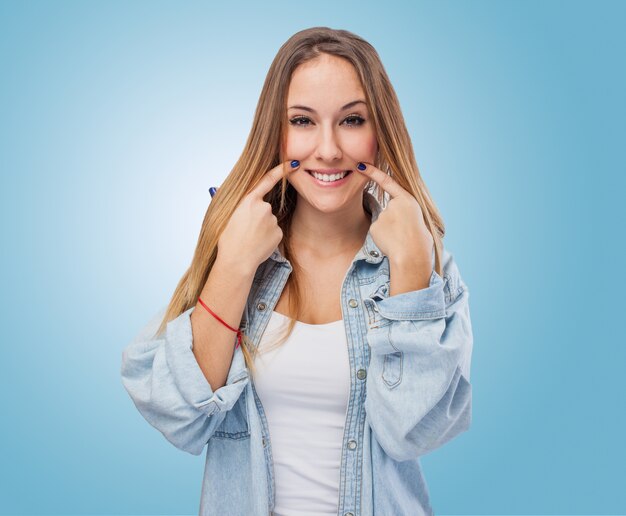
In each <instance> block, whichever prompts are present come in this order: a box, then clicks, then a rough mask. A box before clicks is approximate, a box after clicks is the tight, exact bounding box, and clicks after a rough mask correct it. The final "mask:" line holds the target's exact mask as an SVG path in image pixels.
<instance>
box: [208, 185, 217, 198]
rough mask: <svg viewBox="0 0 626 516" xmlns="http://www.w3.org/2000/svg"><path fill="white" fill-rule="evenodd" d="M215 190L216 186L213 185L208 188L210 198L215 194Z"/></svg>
mask: <svg viewBox="0 0 626 516" xmlns="http://www.w3.org/2000/svg"><path fill="white" fill-rule="evenodd" d="M215 192H217V188H215V187H214V186H212V187H211V188H209V193H210V194H211V198H213V196H214V195H215Z"/></svg>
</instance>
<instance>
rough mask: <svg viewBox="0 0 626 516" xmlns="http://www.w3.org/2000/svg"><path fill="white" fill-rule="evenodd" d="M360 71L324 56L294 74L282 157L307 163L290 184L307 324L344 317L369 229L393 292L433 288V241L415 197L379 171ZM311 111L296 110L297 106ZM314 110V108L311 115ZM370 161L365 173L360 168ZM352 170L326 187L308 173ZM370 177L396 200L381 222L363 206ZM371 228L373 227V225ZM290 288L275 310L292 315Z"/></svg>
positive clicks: (294, 241)
mask: <svg viewBox="0 0 626 516" xmlns="http://www.w3.org/2000/svg"><path fill="white" fill-rule="evenodd" d="M359 100H362V101H364V100H365V95H364V92H363V89H362V87H361V84H360V81H359V79H358V76H357V74H356V71H355V70H354V68H353V67H352V65H351V64H350V63H348V62H347V61H345V60H343V59H341V58H338V57H335V56H329V55H327V54H323V55H322V56H321V57H320V58H318V59H315V60H314V61H312V62H309V63H306V64H304V65H301V66H300V67H298V68H297V69H296V71H295V72H294V74H293V76H292V79H291V83H290V86H289V92H288V101H287V106H288V108H289V109H288V111H287V117H288V133H287V143H286V148H285V149H284V153H282V155H283V156H288V157H289V159H298V160H299V161H300V166H299V167H298V169H297V170H296V171H293V172H290V173H289V175H288V181H289V182H290V183H291V184H292V185H293V187H294V189H295V190H296V191H297V193H298V201H297V206H296V209H295V211H294V214H293V222H292V229H293V236H292V247H293V250H294V253H295V255H296V258H297V259H298V262H299V263H300V264H301V265H302V267H303V269H304V277H302V280H301V281H302V282H303V287H304V291H305V292H306V296H305V299H304V300H303V301H304V303H305V305H304V306H303V314H302V315H301V316H300V318H299V320H300V321H302V322H305V323H307V324H325V323H328V322H332V321H338V320H339V319H341V318H342V311H341V305H340V299H341V296H340V294H341V287H342V281H343V279H344V276H345V274H346V271H347V269H348V267H349V266H350V263H351V262H352V260H353V258H354V256H355V255H356V253H357V251H358V250H359V249H360V248H361V246H362V245H363V242H364V240H365V236H366V234H367V231H368V229H370V230H371V234H372V238H373V239H374V241H375V242H376V245H378V246H379V248H380V249H381V251H383V253H385V254H386V255H387V256H388V258H389V263H390V280H391V283H390V295H395V294H399V293H402V292H407V291H412V290H419V289H422V288H425V287H428V284H429V280H430V276H431V272H432V268H431V251H432V245H433V239H432V236H431V235H430V232H429V231H428V230H427V228H426V226H425V224H424V222H423V218H422V213H421V208H420V206H419V204H418V202H417V201H416V200H415V198H414V197H413V196H412V195H410V194H409V193H408V192H407V191H406V190H404V189H403V188H402V187H400V185H398V184H397V183H396V182H395V181H394V180H393V179H392V178H391V177H390V176H389V175H387V174H385V173H384V172H382V171H381V170H379V169H377V168H376V167H374V165H373V162H374V161H375V157H376V152H377V150H378V144H377V140H376V134H375V131H374V128H373V126H372V123H371V121H370V119H369V112H368V108H367V105H366V104H365V103H364V102H358V103H355V104H353V105H351V106H350V107H348V108H346V109H342V108H343V107H344V106H345V105H346V104H348V103H353V102H354V101H359ZM296 105H297V106H305V107H307V108H310V110H308V109H303V108H302V107H298V108H294V107H293V106H296ZM311 110H312V111H311ZM359 162H362V163H364V164H366V166H367V168H366V170H365V171H360V170H359V169H358V168H357V166H356V165H357V163H359ZM334 168H338V169H342V170H352V171H353V172H352V173H351V174H350V176H348V179H347V181H346V182H345V184H343V185H341V186H340V187H337V188H326V187H320V186H318V185H317V184H316V182H315V181H314V180H313V178H312V177H311V176H310V174H308V173H307V172H306V171H307V170H318V169H334ZM369 180H373V181H375V182H376V183H378V184H379V185H380V186H381V188H382V189H383V190H385V191H386V192H388V193H389V194H390V197H391V201H390V202H389V204H388V206H387V208H386V209H385V210H384V211H383V213H381V214H380V216H379V218H378V219H377V221H376V222H375V223H374V224H371V221H370V216H369V214H368V213H367V212H366V211H365V209H364V208H363V189H364V187H365V185H366V184H367V182H368V181H369ZM370 225H371V228H370ZM287 296H288V293H287V289H285V290H284V291H283V293H282V295H281V297H280V299H279V301H278V303H277V305H276V307H275V310H276V311H277V312H279V313H281V314H284V315H290V314H289V313H288V310H289V308H288V297H287Z"/></svg>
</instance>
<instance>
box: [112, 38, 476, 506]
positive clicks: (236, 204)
mask: <svg viewBox="0 0 626 516" xmlns="http://www.w3.org/2000/svg"><path fill="white" fill-rule="evenodd" d="M412 149H413V148H412V144H411V140H410V137H409V134H408V132H407V129H406V126H405V124H404V120H403V117H402V113H401V110H400V106H399V102H398V99H397V97H396V95H395V92H394V89H393V87H392V85H391V83H390V81H389V78H388V77H387V74H386V72H385V70H384V67H383V65H382V63H381V62H380V58H379V56H378V54H377V52H376V51H375V49H374V48H373V47H372V46H371V45H370V44H369V43H368V42H366V41H365V40H363V39H362V38H361V37H359V36H357V35H356V34H353V33H351V32H348V31H345V30H335V29H331V28H328V27H314V28H310V29H306V30H303V31H301V32H298V33H296V34H294V35H293V36H292V37H291V38H289V40H288V41H287V42H286V43H285V44H284V45H283V46H282V47H281V48H280V50H279V51H278V54H277V55H276V57H275V58H274V60H273V62H272V64H271V66H270V69H269V72H268V74H267V78H266V80H265V83H264V85H263V90H262V92H261V95H260V98H259V104H258V106H257V109H256V112H255V115H254V121H253V125H252V130H251V133H250V135H249V137H248V140H247V142H246V145H245V148H244V149H243V152H242V155H241V157H240V159H239V160H238V161H237V163H236V164H235V166H234V168H233V169H232V171H231V172H230V173H229V174H228V176H227V177H226V180H225V181H224V183H223V184H222V185H221V186H220V188H219V190H218V191H217V193H216V194H215V197H214V198H213V200H212V202H211V204H210V205H209V207H208V209H207V212H206V215H205V218H204V221H203V224H202V228H201V231H200V236H199V239H198V245H197V248H196V250H195V254H194V258H193V261H192V264H191V266H190V267H189V269H188V270H187V271H186V272H185V274H184V275H183V277H182V278H181V280H180V282H179V284H178V286H177V288H176V290H175V292H174V294H173V296H172V299H171V301H170V303H169V304H168V306H167V307H165V308H164V309H163V310H161V311H160V312H159V313H158V314H157V315H156V317H155V318H154V319H153V320H152V321H151V322H150V323H149V324H148V325H147V326H146V327H145V328H144V329H143V330H142V331H141V332H140V333H139V335H138V336H137V338H136V339H135V340H133V342H131V343H130V344H129V345H128V347H127V348H126V349H125V350H124V353H123V356H122V378H123V383H124V386H125V388H126V390H127V391H128V393H129V394H130V396H131V398H132V399H133V401H134V403H135V405H136V406H137V408H138V410H139V411H140V413H141V414H142V415H143V416H144V417H145V419H146V420H147V421H148V422H149V423H150V424H152V425H153V426H154V427H155V428H157V429H158V430H159V431H160V432H162V433H163V435H164V436H165V437H166V438H167V439H168V440H169V441H170V442H171V443H172V444H174V445H175V446H176V447H178V448H179V449H181V450H184V451H187V452H189V453H192V454H194V455H199V454H200V453H202V451H203V450H204V448H205V447H206V449H207V451H206V453H207V460H206V466H205V476H204V481H203V484H202V496H201V500H200V514H201V515H209V514H228V515H246V516H249V515H251V516H256V515H258V516H261V515H263V516H266V515H267V514H270V515H272V514H273V515H276V516H284V515H301V516H302V515H305V514H306V515H311V514H315V515H322V514H343V515H344V516H354V515H356V514H359V515H363V516H374V515H388V514H389V515H391V514H393V515H396V514H412V515H418V516H419V515H426V514H433V511H432V507H431V504H430V499H429V494H428V489H427V487H426V482H425V480H424V478H423V475H422V470H421V466H420V461H419V457H420V456H422V455H424V454H426V453H428V452H430V451H432V450H434V449H436V448H438V447H440V446H442V445H443V444H445V443H446V442H448V441H450V440H451V439H453V438H454V437H456V436H458V435H459V434H461V433H462V432H464V431H465V430H467V429H468V428H469V427H470V422H471V402H472V390H471V384H470V383H469V379H470V362H471V353H472V347H473V336H472V327H471V322H470V315H469V304H468V299H469V290H468V287H467V285H466V284H465V283H464V281H463V280H462V278H461V275H460V272H459V268H458V266H457V264H456V262H455V260H454V258H453V256H452V254H451V253H450V252H449V251H448V250H446V249H444V248H443V244H442V239H443V236H444V225H443V221H442V220H441V217H440V216H439V213H438V211H437V209H436V207H435V205H434V203H433V202H432V200H431V199H430V196H429V194H428V191H427V188H426V186H425V185H424V183H423V181H422V179H421V177H420V174H419V170H418V167H417V164H416V161H415V157H414V155H413V150H412ZM279 183H280V184H279ZM241 337H243V340H242V341H240V338H241ZM240 343H241V345H239V344H240Z"/></svg>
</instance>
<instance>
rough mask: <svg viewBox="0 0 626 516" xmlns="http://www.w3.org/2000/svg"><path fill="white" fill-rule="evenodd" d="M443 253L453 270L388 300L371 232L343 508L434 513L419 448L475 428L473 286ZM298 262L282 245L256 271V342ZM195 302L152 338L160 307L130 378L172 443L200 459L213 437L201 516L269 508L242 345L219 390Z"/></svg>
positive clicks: (352, 312)
mask: <svg viewBox="0 0 626 516" xmlns="http://www.w3.org/2000/svg"><path fill="white" fill-rule="evenodd" d="M364 206H366V207H367V208H368V210H369V211H370V212H371V213H372V222H373V221H375V220H376V218H377V217H378V214H379V213H380V211H381V209H382V208H381V206H380V204H379V203H378V201H377V199H376V198H375V197H374V196H373V195H372V194H370V193H369V192H365V193H364ZM434 257H435V255H434V251H433V253H432V264H433V267H434ZM442 261H443V277H441V276H440V275H439V274H437V273H436V272H435V271H434V270H433V272H432V274H431V278H430V285H429V286H428V287H427V288H424V289H421V290H417V291H411V292H404V293H402V294H397V295H394V296H391V297H389V295H388V293H389V261H388V258H387V257H386V256H385V255H383V253H382V252H381V251H380V249H379V248H378V247H377V246H376V244H375V243H374V241H373V239H372V237H371V235H370V233H369V232H368V234H367V237H366V240H365V242H364V244H363V247H362V248H361V249H360V250H359V252H358V253H357V254H356V256H355V257H354V259H353V261H352V263H351V265H350V267H349V269H348V271H347V272H346V275H345V277H344V281H343V286H342V289H341V307H342V312H343V319H344V324H345V328H346V336H347V341H348V348H349V349H348V351H349V357H350V376H351V378H350V381H351V388H350V397H349V404H348V407H347V411H346V422H345V429H344V438H343V451H342V456H341V469H340V485H339V493H340V495H339V499H338V501H337V502H338V510H337V514H338V515H339V516H371V515H379V516H397V515H413V516H420V515H432V514H433V509H432V507H431V503H430V500H429V493H428V488H427V485H426V482H425V479H424V477H423V475H422V470H421V467H420V462H419V457H420V456H421V455H424V454H426V453H428V452H430V451H432V450H434V449H436V448H438V447H440V446H442V445H443V444H445V443H446V442H448V441H450V440H451V439H453V438H454V437H456V436H457V435H459V434H460V433H462V432H464V431H466V430H468V429H469V428H470V425H471V417H472V416H471V414H472V389H471V384H470V364H471V355H472V346H473V336H472V327H471V321H470V312H469V304H468V300H469V291H468V288H467V285H465V283H464V282H463V280H462V279H461V276H460V273H459V269H458V267H457V265H456V263H455V261H454V258H453V256H452V254H451V253H450V252H448V251H447V250H445V249H444V253H443V259H442ZM291 270H292V268H291V264H290V263H289V262H288V261H287V260H286V259H285V258H284V257H283V256H282V255H281V254H280V252H279V251H278V248H277V249H276V250H275V251H274V253H273V254H272V256H271V257H270V258H268V259H267V260H266V261H265V262H264V263H263V264H261V265H260V266H259V268H258V269H257V272H256V275H255V278H254V280H253V283H252V288H251V290H250V294H249V296H248V301H247V304H246V307H245V310H244V314H243V317H242V321H241V324H240V328H241V329H242V331H245V332H246V333H247V335H248V337H249V338H250V339H251V340H252V341H253V342H254V345H255V346H258V344H259V342H260V339H261V336H262V335H263V332H264V330H265V328H266V326H267V323H268V321H269V319H270V316H271V313H272V310H273V309H274V307H275V306H276V303H277V302H278V299H279V297H280V294H281V293H282V291H283V288H284V286H285V283H286V281H287V279H288V277H289V274H290V272H291ZM320 302H323V300H320ZM194 309H195V307H192V308H189V309H188V310H187V311H185V312H183V313H182V314H181V315H180V316H179V317H177V318H176V319H174V320H172V321H170V322H169V323H168V324H167V330H166V332H165V333H164V334H163V336H161V337H160V338H157V339H151V336H152V335H153V334H154V332H155V331H156V328H157V327H158V325H159V323H160V321H161V320H162V317H163V315H164V313H165V308H163V309H161V310H160V311H159V313H157V314H156V315H155V317H154V318H153V319H152V320H151V321H150V322H149V323H148V324H147V325H146V327H145V328H144V329H143V330H142V331H141V332H140V333H139V335H137V337H136V338H135V339H134V340H133V341H132V342H131V343H130V344H129V345H128V346H127V347H126V348H125V349H124V351H123V353H122V367H121V373H122V382H123V385H124V387H125V389H126V391H127V392H128V394H129V395H130V397H131V398H132V400H133V402H134V404H135V405H136V407H137V409H138V410H139V412H140V413H141V415H142V416H143V417H144V418H145V419H146V420H147V421H148V422H149V423H150V424H151V425H152V426H154V427H155V428H156V429H157V430H159V431H160V432H161V433H162V434H163V435H164V436H165V438H166V439H167V440H168V441H169V442H171V443H172V444H173V445H174V446H176V447H177V448H179V449H181V450H183V451H186V452H188V453H191V454H193V455H200V454H201V453H202V451H203V450H204V449H205V447H206V450H207V451H206V462H205V470H204V480H203V485H202V493H201V499H200V507H199V514H200V515H201V516H209V515H228V516H239V515H241V516H268V515H270V516H271V514H272V509H273V507H274V496H275V491H274V489H275V486H274V472H273V462H272V444H271V439H270V436H269V432H268V424H267V420H266V418H265V413H264V410H263V406H262V404H261V401H260V399H259V397H258V396H257V393H256V390H255V388H254V382H253V379H252V378H251V377H250V376H249V374H248V370H247V368H246V367H245V362H244V359H243V353H242V351H241V348H238V349H236V350H235V353H234V356H233V360H232V363H231V366H230V369H229V372H228V378H227V381H226V385H224V386H223V387H221V388H219V389H218V390H217V391H215V392H213V391H212V390H211V387H210V385H209V383H208V382H207V381H206V379H205V377H204V374H203V373H202V371H201V369H200V367H199V366H198V363H197V362H196V360H195V357H194V355H193V352H192V344H193V343H192V331H191V321H190V318H189V317H190V315H191V312H193V310H194ZM235 340H236V335H235V333H234V332H233V346H234V345H235ZM302 446H306V443H302Z"/></svg>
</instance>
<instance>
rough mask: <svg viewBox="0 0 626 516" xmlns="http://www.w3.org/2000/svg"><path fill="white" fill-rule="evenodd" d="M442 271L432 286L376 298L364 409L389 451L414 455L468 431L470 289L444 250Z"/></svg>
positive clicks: (397, 456) (398, 456) (404, 457)
mask: <svg viewBox="0 0 626 516" xmlns="http://www.w3.org/2000/svg"><path fill="white" fill-rule="evenodd" d="M446 255H447V257H448V259H447V261H444V269H443V271H444V276H445V278H446V281H445V282H444V279H443V278H442V277H441V276H440V275H439V274H437V272H435V271H434V270H433V272H432V274H431V278H430V285H429V286H428V287H427V288H424V289H421V290H415V291H411V292H403V293H401V294H397V295H394V296H391V297H385V298H383V299H381V300H378V301H376V300H374V299H372V298H367V299H365V301H364V302H367V303H372V304H373V306H372V308H373V310H374V311H375V312H376V313H377V314H379V324H377V325H376V327H374V328H370V329H369V331H368V335H367V340H368V343H369V346H370V350H371V359H370V366H369V372H368V375H367V384H366V389H367V394H366V399H365V410H366V413H367V417H368V420H369V424H370V426H371V428H372V431H373V433H374V435H375V437H376V439H377V441H378V442H379V444H380V445H381V447H382V448H383V450H385V452H386V453H387V455H389V456H390V457H391V458H393V459H394V460H397V461H404V460H409V459H414V458H416V457H418V456H420V455H424V454H426V453H428V452H430V451H432V450H434V449H436V448H438V447H440V446H442V445H443V444H445V443H446V442H448V441H450V440H451V439H453V438H454V437H456V436H457V435H459V434H460V433H462V432H464V431H466V430H468V429H469V427H470V425H471V415H472V388H471V384H470V382H469V380H470V362H471V353H472V347H473V336H472V327H471V321H470V312H469V304H468V299H469V290H468V288H467V285H465V284H464V283H463V281H462V279H461V277H460V275H459V273H458V268H457V267H456V264H455V263H454V259H453V258H452V256H451V255H450V254H449V253H446Z"/></svg>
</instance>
